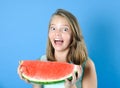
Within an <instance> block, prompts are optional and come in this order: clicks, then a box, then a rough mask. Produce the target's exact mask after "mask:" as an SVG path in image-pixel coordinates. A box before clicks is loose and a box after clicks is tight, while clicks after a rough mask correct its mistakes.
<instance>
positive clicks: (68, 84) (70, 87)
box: [65, 65, 82, 88]
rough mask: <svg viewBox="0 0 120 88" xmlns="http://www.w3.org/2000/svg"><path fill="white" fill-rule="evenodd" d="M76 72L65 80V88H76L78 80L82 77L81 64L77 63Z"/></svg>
mask: <svg viewBox="0 0 120 88" xmlns="http://www.w3.org/2000/svg"><path fill="white" fill-rule="evenodd" d="M76 68H77V69H76V72H74V73H72V79H71V80H70V79H66V80H65V88H76V85H75V83H76V81H77V80H78V79H79V78H80V77H81V74H82V67H81V66H80V65H76Z"/></svg>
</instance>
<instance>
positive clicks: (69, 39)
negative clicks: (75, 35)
mask: <svg viewBox="0 0 120 88" xmlns="http://www.w3.org/2000/svg"><path fill="white" fill-rule="evenodd" d="M64 38H65V40H66V42H68V43H70V42H71V40H72V36H71V35H65V36H64Z"/></svg>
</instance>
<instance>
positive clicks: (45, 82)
mask: <svg viewBox="0 0 120 88" xmlns="http://www.w3.org/2000/svg"><path fill="white" fill-rule="evenodd" d="M22 77H23V78H24V79H26V80H28V82H30V83H34V84H55V83H60V82H65V79H69V80H72V74H70V75H69V76H67V77H64V78H62V79H60V80H51V81H50V80H49V81H43V80H41V81H40V80H36V79H31V78H29V77H27V76H25V75H24V74H22Z"/></svg>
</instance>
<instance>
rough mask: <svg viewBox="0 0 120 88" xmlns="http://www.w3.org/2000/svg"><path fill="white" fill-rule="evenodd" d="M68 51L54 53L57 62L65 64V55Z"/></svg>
mask: <svg viewBox="0 0 120 88" xmlns="http://www.w3.org/2000/svg"><path fill="white" fill-rule="evenodd" d="M68 51H69V50H65V51H55V58H56V60H57V61H60V62H66V58H67V54H68Z"/></svg>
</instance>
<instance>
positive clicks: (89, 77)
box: [82, 59, 97, 88]
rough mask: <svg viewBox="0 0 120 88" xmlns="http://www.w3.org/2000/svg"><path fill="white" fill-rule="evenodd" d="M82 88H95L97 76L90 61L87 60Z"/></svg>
mask: <svg viewBox="0 0 120 88" xmlns="http://www.w3.org/2000/svg"><path fill="white" fill-rule="evenodd" d="M82 88H97V75H96V70H95V65H94V63H93V61H92V60H91V59H88V60H87V62H86V66H85V71H84V76H83V81H82Z"/></svg>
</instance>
